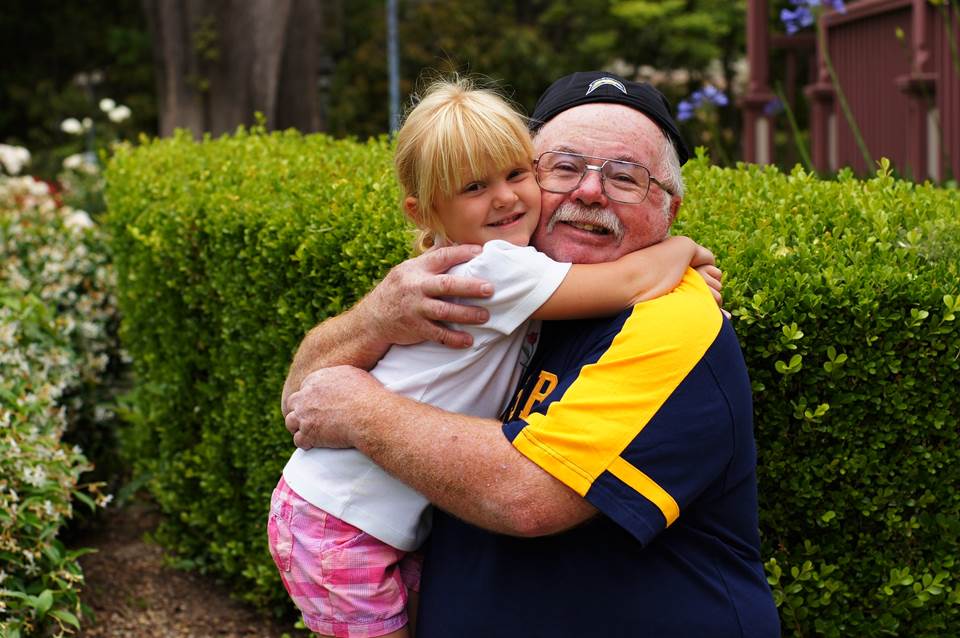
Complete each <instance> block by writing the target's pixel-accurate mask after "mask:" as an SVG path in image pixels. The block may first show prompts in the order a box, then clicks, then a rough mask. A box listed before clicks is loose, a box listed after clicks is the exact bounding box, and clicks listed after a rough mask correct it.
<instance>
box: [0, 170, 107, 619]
mask: <svg viewBox="0 0 960 638" xmlns="http://www.w3.org/2000/svg"><path fill="white" fill-rule="evenodd" d="M92 227H93V222H92V221H91V220H90V218H89V217H88V216H86V214H85V213H83V212H82V211H76V210H73V209H71V208H69V207H63V206H60V205H59V204H58V202H57V200H56V198H55V197H54V196H52V195H51V193H50V191H49V187H48V186H47V185H46V184H45V183H43V182H38V181H35V180H34V179H33V178H31V177H23V178H6V177H0V343H2V344H3V348H2V350H0V588H2V589H0V635H3V636H19V635H21V634H23V635H28V636H29V635H51V634H56V635H62V634H63V633H64V632H67V633H72V631H73V629H75V628H77V627H78V626H79V620H78V615H79V611H80V602H79V600H78V593H79V590H80V588H81V586H82V585H83V575H82V573H81V570H80V566H79V564H78V563H77V557H78V556H79V555H81V554H82V553H83V550H67V549H66V548H65V547H64V545H63V543H62V542H60V541H59V540H58V539H57V535H58V533H59V532H60V530H61V528H62V527H63V525H64V524H65V522H66V520H67V519H69V518H70V517H71V516H72V514H73V507H72V503H71V501H72V499H73V498H76V499H78V500H80V501H82V502H84V503H86V504H87V505H89V506H90V507H91V508H94V507H96V506H97V505H100V506H103V505H105V504H106V503H107V502H108V501H109V496H107V495H102V494H101V493H100V491H99V487H100V486H99V485H98V484H95V483H94V484H86V485H81V484H80V477H81V474H82V473H83V472H85V471H88V470H90V469H91V466H90V465H89V463H88V461H87V458H86V456H85V455H84V454H83V453H82V451H81V449H80V447H78V446H76V445H71V444H69V443H67V442H65V441H64V438H63V437H64V435H65V433H66V432H67V430H68V429H69V428H72V427H75V426H76V425H77V423H78V422H79V420H80V418H79V415H81V414H84V413H85V412H88V411H89V412H95V411H96V410H95V407H94V405H92V404H91V402H90V397H92V396H94V395H95V394H96V389H97V388H98V386H99V385H100V383H99V380H100V378H101V376H102V373H103V371H104V370H105V369H106V367H107V365H108V364H109V362H110V359H111V356H112V355H113V354H114V353H115V352H116V339H115V338H114V337H111V336H110V332H109V329H108V326H109V324H110V323H111V322H112V321H113V320H114V310H113V306H112V304H111V300H112V297H111V296H110V293H109V292H108V287H109V286H111V285H112V281H111V278H110V275H111V271H110V270H109V268H108V267H107V264H106V261H105V257H104V256H103V253H102V251H100V250H98V248H100V247H101V246H100V245H99V244H98V239H97V235H96V231H95V230H93V228H92Z"/></svg>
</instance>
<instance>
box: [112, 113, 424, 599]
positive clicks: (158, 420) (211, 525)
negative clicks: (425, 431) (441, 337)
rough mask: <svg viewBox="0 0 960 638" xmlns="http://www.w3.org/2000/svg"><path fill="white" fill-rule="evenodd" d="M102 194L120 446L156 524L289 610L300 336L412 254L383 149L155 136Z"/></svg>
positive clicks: (123, 157)
mask: <svg viewBox="0 0 960 638" xmlns="http://www.w3.org/2000/svg"><path fill="white" fill-rule="evenodd" d="M107 201H108V220H109V221H108V225H109V226H110V227H111V229H112V234H113V238H112V242H113V252H114V256H115V260H116V265H117V269H118V277H119V303H120V306H121V308H122V309H123V313H124V323H123V325H122V326H121V335H122V337H123V341H124V344H125V347H126V348H127V349H128V350H129V351H130V353H131V356H132V359H133V360H134V368H135V372H136V376H137V378H138V384H137V388H136V391H135V393H134V394H133V395H132V396H131V398H130V412H129V415H128V416H129V418H130V419H131V421H132V427H131V428H129V431H128V432H127V434H126V436H125V442H124V449H125V454H126V455H127V457H128V458H129V459H130V460H131V462H132V463H133V464H134V465H135V466H136V468H137V470H138V472H139V475H140V476H142V477H145V478H149V481H150V487H151V490H152V492H153V494H154V495H155V496H156V499H157V501H158V502H159V504H160V505H161V507H162V508H163V510H164V511H165V512H167V513H168V514H170V515H171V516H169V517H168V519H167V522H166V523H165V524H164V525H163V526H162V527H161V529H160V530H159V532H158V537H159V538H160V539H162V540H163V541H164V542H165V543H166V544H167V545H168V546H169V547H170V548H172V549H174V550H175V551H176V552H177V553H179V554H180V556H181V557H182V558H183V561H184V564H186V565H189V566H195V567H198V568H199V569H201V570H208V569H209V570H211V571H214V572H217V573H220V574H225V575H228V576H231V577H234V578H235V579H240V580H242V581H243V582H244V585H243V588H242V590H243V594H242V596H243V597H244V598H246V599H248V600H252V601H256V602H259V603H261V604H267V603H268V602H270V601H272V602H274V603H276V604H278V605H282V608H283V609H288V608H289V601H288V600H286V596H285V594H284V592H283V588H282V586H281V585H280V581H279V577H278V575H277V573H276V568H275V566H274V565H273V562H272V561H271V559H270V555H269V553H268V551H267V546H266V527H265V522H266V513H267V508H268V505H269V500H270V493H271V491H272V490H273V488H274V486H275V485H276V483H277V481H278V479H279V477H280V471H281V469H282V468H283V465H284V463H285V462H286V460H287V458H288V457H289V455H290V452H291V451H292V443H291V441H290V437H289V435H287V434H286V431H285V430H284V429H283V427H282V425H281V424H282V418H281V415H280V411H279V399H280V390H281V387H282V383H283V379H284V377H285V375H286V369H287V366H288V365H289V362H290V359H291V357H292V355H293V352H294V350H295V348H296V346H297V344H298V343H299V340H300V338H301V337H302V336H303V334H304V333H305V332H306V331H307V330H308V329H309V328H310V327H312V326H313V325H314V324H315V323H317V322H318V321H319V320H320V319H322V318H324V317H327V316H330V315H333V314H336V313H338V312H340V311H341V310H344V309H345V308H347V307H348V306H349V305H350V304H351V303H352V302H353V301H354V300H355V299H357V298H358V296H359V295H361V294H362V293H363V292H364V291H366V290H367V289H368V288H370V287H371V286H372V284H373V283H374V282H375V281H376V279H377V278H378V277H380V276H381V275H382V274H383V273H384V272H385V270H386V269H387V268H388V267H389V266H390V265H392V264H394V263H396V262H398V261H400V260H402V259H403V258H405V257H406V256H407V254H408V247H409V245H410V243H411V239H412V236H411V235H410V233H409V232H408V230H407V228H406V226H405V225H404V222H403V220H402V219H401V217H400V216H399V215H398V214H396V212H395V210H396V208H397V203H398V202H399V195H398V193H397V191H396V187H395V185H394V178H393V174H392V168H391V165H390V150H389V148H388V145H387V143H386V141H385V140H371V141H370V142H367V143H365V144H358V143H356V142H351V141H333V140H331V139H329V138H327V137H324V136H310V137H302V136H300V135H298V134H295V133H292V132H291V133H286V134H281V133H276V134H272V135H264V134H263V133H262V131H258V130H255V131H254V132H246V131H243V130H241V131H240V132H238V133H237V135H236V136H234V137H223V138H220V139H217V140H206V141H205V142H203V143H200V144H198V143H195V142H194V141H193V140H192V138H190V137H189V136H188V135H185V134H180V135H178V136H175V137H174V138H172V139H169V140H164V141H153V142H149V141H144V142H143V145H142V146H141V147H138V148H136V149H132V148H131V149H126V150H121V151H120V152H119V153H118V154H117V155H116V156H115V158H114V159H113V160H112V162H111V163H110V165H109V166H108V169H107Z"/></svg>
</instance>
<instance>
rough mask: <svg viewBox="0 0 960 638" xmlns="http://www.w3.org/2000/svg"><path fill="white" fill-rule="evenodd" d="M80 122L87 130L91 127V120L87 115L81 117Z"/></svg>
mask: <svg viewBox="0 0 960 638" xmlns="http://www.w3.org/2000/svg"><path fill="white" fill-rule="evenodd" d="M82 124H83V130H84V131H89V130H90V129H91V128H92V127H93V120H91V119H90V118H89V117H85V118H83V121H82Z"/></svg>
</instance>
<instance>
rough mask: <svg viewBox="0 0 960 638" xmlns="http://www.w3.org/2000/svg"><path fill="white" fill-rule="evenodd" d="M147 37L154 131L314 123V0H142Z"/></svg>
mask: <svg viewBox="0 0 960 638" xmlns="http://www.w3.org/2000/svg"><path fill="white" fill-rule="evenodd" d="M142 5H143V9H144V12H145V14H146V17H147V23H148V25H149V28H150V33H151V36H152V38H153V50H154V66H155V67H156V72H157V73H156V76H157V96H158V100H159V109H158V111H159V115H160V122H159V131H160V135H164V136H165V135H169V134H171V133H172V132H173V131H174V129H176V128H187V129H189V130H191V131H192V132H193V134H194V135H195V136H198V137H199V136H200V135H202V134H203V133H205V132H209V133H212V134H214V135H220V134H222V133H228V132H232V131H233V130H234V129H236V127H237V126H239V125H241V124H243V125H250V124H253V123H254V121H255V118H254V113H255V112H260V113H262V114H263V116H264V118H265V123H266V126H267V128H268V129H276V128H288V127H294V128H297V129H300V130H301V131H304V132H312V131H318V130H320V129H321V128H322V126H323V122H322V121H321V115H320V109H319V99H318V95H317V73H318V69H319V64H318V63H319V60H320V48H321V47H320V45H321V44H322V43H321V26H322V14H321V11H322V6H321V3H320V2H319V1H317V0H142Z"/></svg>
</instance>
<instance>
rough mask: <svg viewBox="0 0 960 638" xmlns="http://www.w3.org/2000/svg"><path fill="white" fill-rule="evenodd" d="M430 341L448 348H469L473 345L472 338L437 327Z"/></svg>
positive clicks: (464, 333)
mask: <svg viewBox="0 0 960 638" xmlns="http://www.w3.org/2000/svg"><path fill="white" fill-rule="evenodd" d="M430 341H436V342H437V343H440V344H443V345H445V346H447V347H448V348H469V347H470V346H472V345H473V337H472V336H470V335H469V334H468V333H466V332H461V331H459V330H450V329H449V328H444V327H442V326H437V331H436V332H435V333H434V335H433V336H432V337H431V338H430Z"/></svg>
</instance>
